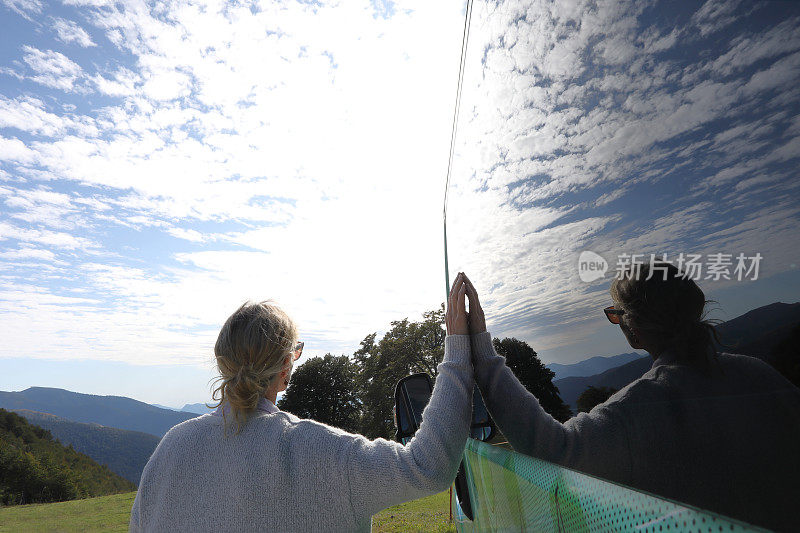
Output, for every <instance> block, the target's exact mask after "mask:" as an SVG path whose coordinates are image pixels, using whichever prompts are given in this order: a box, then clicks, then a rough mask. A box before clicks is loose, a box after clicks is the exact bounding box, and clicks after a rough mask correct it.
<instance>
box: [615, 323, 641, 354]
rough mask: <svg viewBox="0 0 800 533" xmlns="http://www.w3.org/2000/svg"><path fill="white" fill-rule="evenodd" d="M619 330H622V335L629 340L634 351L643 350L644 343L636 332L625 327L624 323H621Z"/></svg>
mask: <svg viewBox="0 0 800 533" xmlns="http://www.w3.org/2000/svg"><path fill="white" fill-rule="evenodd" d="M623 320H624V319H623ZM619 329H621V330H622V333H623V334H624V335H625V338H626V339H628V344H630V345H631V348H633V349H634V350H643V349H644V346H642V341H641V339H640V338H639V336H638V335H636V333H634V331H633V330H632V329H631V328H629V327H628V326H626V325H625V322H624V321H620V323H619Z"/></svg>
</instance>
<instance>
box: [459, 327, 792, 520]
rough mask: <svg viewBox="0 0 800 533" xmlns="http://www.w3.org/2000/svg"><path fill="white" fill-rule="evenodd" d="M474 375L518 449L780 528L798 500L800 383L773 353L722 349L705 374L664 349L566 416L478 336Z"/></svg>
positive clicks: (485, 336)
mask: <svg viewBox="0 0 800 533" xmlns="http://www.w3.org/2000/svg"><path fill="white" fill-rule="evenodd" d="M472 350H473V362H474V365H475V380H476V382H477V383H478V386H479V388H480V390H481V393H482V395H483V398H484V399H485V400H486V405H487V407H488V409H489V412H490V413H491V415H492V417H493V418H494V420H495V422H496V423H497V425H498V427H499V428H500V430H501V431H502V432H503V434H504V435H505V436H506V438H507V439H508V442H509V443H510V444H511V445H512V446H513V447H514V449H515V450H516V451H518V452H520V453H524V454H528V455H533V456H536V457H539V458H541V459H544V460H546V461H551V462H554V463H557V464H560V465H562V466H566V467H569V468H573V469H575V470H579V471H581V472H586V473H588V474H592V475H595V476H599V477H601V478H605V479H608V480H610V481H614V482H617V483H621V484H624V485H627V486H630V487H633V488H636V489H639V490H644V491H647V492H651V493H653V494H656V495H658V496H662V497H667V498H671V499H673V500H677V501H679V502H683V503H688V504H691V505H694V506H697V507H700V508H701V509H705V510H710V511H715V512H717V513H720V514H722V515H726V516H730V517H733V518H738V519H740V520H743V521H745V522H748V523H751V524H755V525H760V526H766V527H769V528H772V529H777V530H787V531H788V530H790V529H794V528H795V527H796V524H797V517H796V511H795V506H796V505H797V502H799V501H800V453H798V451H799V450H800V389H798V388H797V387H795V386H794V385H792V384H791V383H790V382H789V381H788V380H786V379H785V378H784V377H783V376H781V375H780V374H779V373H778V372H776V371H775V370H773V369H772V367H770V366H769V365H767V364H766V363H764V362H762V361H760V360H758V359H755V358H752V357H747V356H743V355H731V354H719V365H718V366H717V367H716V368H715V369H714V370H713V371H712V372H711V374H710V375H709V374H705V373H703V372H701V371H699V370H697V369H695V368H693V367H691V366H687V365H684V364H679V363H677V362H676V360H675V358H674V356H672V355H671V354H669V353H665V354H663V355H662V356H660V357H659V358H658V359H657V360H656V361H654V362H653V366H652V368H651V369H650V370H649V371H648V372H647V373H646V374H644V375H643V376H642V377H641V378H640V379H638V380H636V381H634V382H633V383H631V384H629V385H628V386H626V387H625V388H623V389H622V390H620V391H619V392H617V393H615V394H614V395H613V396H611V397H610V398H609V399H608V400H607V401H606V402H605V403H603V404H601V405H598V406H597V407H595V408H594V409H592V411H591V412H589V413H579V414H578V415H577V416H575V417H573V418H572V419H570V420H568V421H567V422H566V423H564V424H562V423H560V422H558V421H557V420H555V419H554V418H553V417H551V416H550V415H549V414H547V413H546V412H545V411H544V410H543V409H542V407H541V406H540V405H539V402H538V401H537V400H536V398H535V397H534V396H533V395H532V394H530V393H529V392H528V391H527V390H526V389H525V388H524V387H523V386H522V385H521V384H520V382H519V381H518V380H517V379H516V377H515V376H514V374H513V373H512V372H511V370H510V369H509V368H508V367H507V366H506V364H505V358H504V357H501V356H499V355H497V353H496V352H495V351H494V347H493V346H492V338H491V335H490V334H489V333H481V334H480V335H474V336H473V337H472Z"/></svg>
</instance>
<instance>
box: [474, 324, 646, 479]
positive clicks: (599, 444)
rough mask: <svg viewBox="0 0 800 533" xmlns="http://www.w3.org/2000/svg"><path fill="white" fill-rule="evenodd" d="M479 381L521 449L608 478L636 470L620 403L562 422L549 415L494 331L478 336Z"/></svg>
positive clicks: (499, 424) (492, 411) (495, 416)
mask: <svg viewBox="0 0 800 533" xmlns="http://www.w3.org/2000/svg"><path fill="white" fill-rule="evenodd" d="M472 354H473V362H474V365H475V381H476V383H477V384H478V387H479V388H480V390H481V394H482V396H483V399H484V402H486V408H487V409H488V410H489V414H491V415H492V418H493V419H494V421H495V423H496V424H497V427H498V428H499V429H500V431H502V432H503V435H505V437H506V438H507V439H508V442H509V444H511V446H513V447H514V450H516V451H517V452H519V453H524V454H526V455H532V456H535V457H538V458H540V459H544V460H545V461H550V462H553V463H557V464H560V465H562V466H566V467H569V468H573V469H575V470H579V471H581V472H585V473H588V474H593V475H596V476H600V477H602V478H605V479H609V480H613V481H617V482H620V483H626V482H628V480H629V479H630V475H631V456H630V448H629V442H628V435H627V431H628V430H627V425H626V423H625V420H624V417H623V416H621V412H620V410H619V409H618V405H617V404H616V402H611V403H610V404H608V405H601V406H598V407H596V408H594V409H592V411H591V413H579V414H578V416H576V417H573V418H571V419H570V420H568V421H567V422H566V423H564V424H562V423H561V422H559V421H558V420H556V419H555V418H553V417H552V416H550V414H548V413H547V412H546V411H545V410H544V409H543V408H542V406H541V405H540V404H539V401H538V400H537V399H536V397H535V396H534V395H533V394H531V393H530V392H528V390H527V389H526V388H525V387H524V386H523V385H522V383H520V382H519V380H518V379H517V377H516V376H515V375H514V373H513V372H512V371H511V369H510V368H509V367H508V366H506V364H505V362H506V360H505V357H502V356H500V355H497V353H496V352H495V350H494V346H493V345H492V337H491V335H490V334H489V333H488V332H484V333H480V334H478V335H473V336H472Z"/></svg>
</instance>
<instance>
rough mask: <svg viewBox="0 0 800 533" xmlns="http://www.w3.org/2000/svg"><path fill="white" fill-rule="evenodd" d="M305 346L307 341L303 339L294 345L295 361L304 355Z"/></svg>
mask: <svg viewBox="0 0 800 533" xmlns="http://www.w3.org/2000/svg"><path fill="white" fill-rule="evenodd" d="M303 346H305V343H304V342H302V341H300V342H298V343H297V344H295V345H294V350H292V353H293V354H294V359H292V360H293V361H297V360H298V359H300V356H301V355H303Z"/></svg>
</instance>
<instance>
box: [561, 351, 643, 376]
mask: <svg viewBox="0 0 800 533" xmlns="http://www.w3.org/2000/svg"><path fill="white" fill-rule="evenodd" d="M642 357H648V356H647V354H640V353H636V352H630V353H621V354H619V355H612V356H609V357H602V356H596V357H590V358H589V359H585V360H583V361H581V362H579V363H574V364H571V365H562V364H560V363H551V364H549V365H547V368H549V369H550V370H552V371H553V372H555V374H556V375H555V377H554V378H553V379H554V380H555V379H563V378H568V377H572V376H593V375H595V374H600V373H602V372H605V371H606V370H610V369H612V368H616V367H618V366H621V365H624V364H625V363H630V362H631V361H634V360H636V359H640V358H642Z"/></svg>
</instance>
